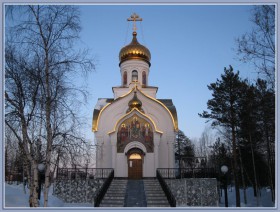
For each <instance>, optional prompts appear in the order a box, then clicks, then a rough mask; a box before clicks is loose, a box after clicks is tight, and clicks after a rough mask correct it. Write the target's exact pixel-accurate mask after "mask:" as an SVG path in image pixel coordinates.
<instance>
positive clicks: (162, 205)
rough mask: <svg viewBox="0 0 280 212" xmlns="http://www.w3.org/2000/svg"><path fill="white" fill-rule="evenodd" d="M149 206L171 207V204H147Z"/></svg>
mask: <svg viewBox="0 0 280 212" xmlns="http://www.w3.org/2000/svg"><path fill="white" fill-rule="evenodd" d="M147 207H155V208H158V207H170V205H169V204H147Z"/></svg>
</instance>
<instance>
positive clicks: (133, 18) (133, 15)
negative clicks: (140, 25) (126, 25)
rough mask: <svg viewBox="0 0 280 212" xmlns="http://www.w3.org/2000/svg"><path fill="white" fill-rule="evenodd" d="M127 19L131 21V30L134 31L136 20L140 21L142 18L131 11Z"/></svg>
mask: <svg viewBox="0 0 280 212" xmlns="http://www.w3.org/2000/svg"><path fill="white" fill-rule="evenodd" d="M127 21H133V31H134V32H136V30H137V28H136V21H142V18H140V17H139V15H137V14H136V13H133V14H132V15H131V16H130V18H128V19H127Z"/></svg>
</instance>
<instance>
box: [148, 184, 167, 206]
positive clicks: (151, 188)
mask: <svg viewBox="0 0 280 212" xmlns="http://www.w3.org/2000/svg"><path fill="white" fill-rule="evenodd" d="M143 181H144V190H145V194H146V202H147V207H170V205H169V202H168V200H167V198H166V196H165V193H164V192H163V190H162V188H161V186H160V184H159V182H158V180H157V179H144V180H143Z"/></svg>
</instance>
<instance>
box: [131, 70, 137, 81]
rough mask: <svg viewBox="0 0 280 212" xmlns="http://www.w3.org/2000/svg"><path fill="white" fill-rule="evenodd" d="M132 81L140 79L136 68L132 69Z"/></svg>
mask: <svg viewBox="0 0 280 212" xmlns="http://www.w3.org/2000/svg"><path fill="white" fill-rule="evenodd" d="M132 81H133V82H137V81H138V72H137V71H136V70H133V71H132Z"/></svg>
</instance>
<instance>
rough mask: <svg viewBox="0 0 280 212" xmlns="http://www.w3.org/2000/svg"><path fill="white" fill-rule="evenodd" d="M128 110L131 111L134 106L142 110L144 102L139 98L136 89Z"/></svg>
mask: <svg viewBox="0 0 280 212" xmlns="http://www.w3.org/2000/svg"><path fill="white" fill-rule="evenodd" d="M128 106H129V108H128V110H127V112H129V111H131V110H132V109H133V108H137V109H138V110H140V111H142V112H143V110H142V102H141V101H140V100H139V99H138V98H137V94H136V91H134V96H133V98H132V99H131V100H130V101H129V102H128Z"/></svg>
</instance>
